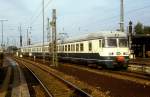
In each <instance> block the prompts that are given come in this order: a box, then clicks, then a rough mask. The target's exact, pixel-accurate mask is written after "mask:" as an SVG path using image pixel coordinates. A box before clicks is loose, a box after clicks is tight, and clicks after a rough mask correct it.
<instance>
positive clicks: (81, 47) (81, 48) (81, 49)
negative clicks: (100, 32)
mask: <svg viewBox="0 0 150 97" xmlns="http://www.w3.org/2000/svg"><path fill="white" fill-rule="evenodd" d="M80 51H84V44H83V43H80Z"/></svg>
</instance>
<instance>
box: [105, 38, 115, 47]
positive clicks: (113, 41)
mask: <svg viewBox="0 0 150 97" xmlns="http://www.w3.org/2000/svg"><path fill="white" fill-rule="evenodd" d="M107 44H108V47H117V39H115V38H114V39H113V38H108V39H107Z"/></svg>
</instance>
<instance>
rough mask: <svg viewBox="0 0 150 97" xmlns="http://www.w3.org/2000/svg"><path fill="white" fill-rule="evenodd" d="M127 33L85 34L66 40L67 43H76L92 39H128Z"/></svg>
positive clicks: (104, 32)
mask: <svg viewBox="0 0 150 97" xmlns="http://www.w3.org/2000/svg"><path fill="white" fill-rule="evenodd" d="M126 36H127V33H125V32H120V31H103V32H95V33H90V34H84V35H80V36H78V35H77V36H76V37H73V38H72V37H70V38H68V39H66V41H65V43H66V42H75V41H85V40H92V39H100V38H105V37H126Z"/></svg>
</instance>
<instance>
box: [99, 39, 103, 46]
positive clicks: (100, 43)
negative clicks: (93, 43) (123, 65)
mask: <svg viewBox="0 0 150 97" xmlns="http://www.w3.org/2000/svg"><path fill="white" fill-rule="evenodd" d="M99 47H100V48H101V47H102V40H99Z"/></svg>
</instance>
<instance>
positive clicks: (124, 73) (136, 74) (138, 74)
mask: <svg viewBox="0 0 150 97" xmlns="http://www.w3.org/2000/svg"><path fill="white" fill-rule="evenodd" d="M28 59H29V60H32V59H30V58H28ZM36 62H39V63H43V60H40V59H38V60H36ZM45 64H46V65H49V61H45ZM61 64H63V63H61ZM65 65H66V64H65ZM69 66H75V64H71V65H70V64H69ZM76 67H79V68H82V67H83V68H87V69H88V68H89V69H91V66H84V65H83V66H81V65H77V66H76ZM92 69H93V70H96V71H98V72H106V73H111V74H118V75H122V76H129V77H133V78H138V79H143V80H148V81H149V80H150V75H149V74H147V73H145V72H136V71H131V70H127V71H125V70H99V68H92Z"/></svg>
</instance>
